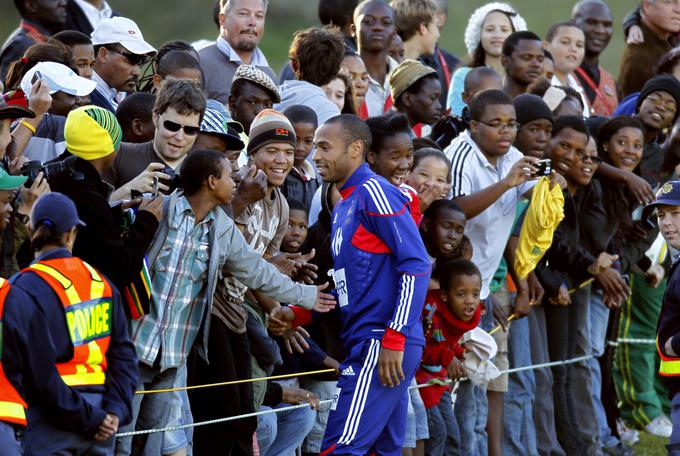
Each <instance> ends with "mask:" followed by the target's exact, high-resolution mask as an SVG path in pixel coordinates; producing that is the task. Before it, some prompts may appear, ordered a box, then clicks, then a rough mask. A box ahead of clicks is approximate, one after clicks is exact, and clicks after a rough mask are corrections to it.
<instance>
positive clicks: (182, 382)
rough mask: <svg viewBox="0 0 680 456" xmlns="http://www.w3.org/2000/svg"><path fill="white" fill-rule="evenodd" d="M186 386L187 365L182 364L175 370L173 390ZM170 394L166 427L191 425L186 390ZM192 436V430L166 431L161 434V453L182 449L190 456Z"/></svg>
mask: <svg viewBox="0 0 680 456" xmlns="http://www.w3.org/2000/svg"><path fill="white" fill-rule="evenodd" d="M185 386H187V365H186V364H184V365H183V366H181V367H180V368H179V369H177V377H176V378H175V385H174V387H175V388H181V387H185ZM164 394H171V395H173V396H174V401H173V404H172V406H171V407H170V417H169V419H168V426H182V425H184V424H191V423H193V422H194V420H193V418H192V416H191V407H189V396H188V394H187V391H186V390H182V391H175V392H173V393H164ZM192 436H193V428H186V429H180V430H177V431H166V432H164V433H163V453H162V454H172V453H174V452H176V451H178V450H181V449H182V448H185V449H186V453H187V456H192V451H191V441H192Z"/></svg>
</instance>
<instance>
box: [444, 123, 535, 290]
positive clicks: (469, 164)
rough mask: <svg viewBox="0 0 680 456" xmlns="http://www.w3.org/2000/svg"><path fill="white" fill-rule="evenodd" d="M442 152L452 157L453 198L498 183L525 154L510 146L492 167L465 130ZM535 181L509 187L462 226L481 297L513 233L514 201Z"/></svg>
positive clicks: (517, 200)
mask: <svg viewBox="0 0 680 456" xmlns="http://www.w3.org/2000/svg"><path fill="white" fill-rule="evenodd" d="M444 153H445V154H446V156H447V157H448V159H449V160H451V190H452V194H453V197H454V198H457V197H459V196H466V195H470V194H473V193H476V192H478V191H480V190H483V189H485V188H487V187H490V186H491V185H494V184H496V183H498V182H499V181H500V180H501V179H503V178H504V177H505V176H507V175H508V173H509V172H510V168H512V165H514V164H515V162H516V161H517V160H519V159H520V158H522V157H524V155H522V153H521V152H520V151H519V150H517V149H515V148H514V147H510V150H509V151H508V152H507V153H506V154H505V155H503V156H502V157H499V158H498V162H497V164H496V167H494V166H493V165H492V164H491V163H489V160H487V158H486V157H485V156H484V154H483V153H482V151H481V150H479V147H477V144H475V142H474V141H473V140H472V138H471V137H470V135H469V133H468V132H465V133H463V134H462V135H460V136H459V137H457V138H456V139H455V140H454V141H453V142H452V143H451V145H450V146H449V147H447V148H446V149H445V150H444ZM535 184H536V182H535V181H531V182H526V183H524V184H522V185H520V186H518V187H515V188H512V189H510V190H508V191H507V192H505V193H504V194H503V196H501V197H500V198H499V199H498V200H496V202H495V203H493V204H492V205H491V206H489V207H488V208H487V209H486V210H484V211H483V212H482V213H481V214H479V215H478V216H477V217H474V218H471V219H469V220H468V221H467V224H466V225H465V235H466V236H467V237H468V239H470V243H471V244H472V250H473V253H472V262H473V263H474V264H475V265H477V267H478V268H479V271H480V272H481V273H482V291H481V294H480V298H481V299H486V298H487V297H488V296H489V284H490V283H491V279H492V278H493V275H494V274H495V273H496V270H497V269H498V265H499V264H500V262H501V258H502V257H503V251H504V250H505V245H506V244H507V242H508V239H509V238H510V233H511V232H512V226H513V224H514V221H515V211H516V210H517V203H518V202H519V200H520V198H522V195H524V194H525V193H526V192H528V191H529V190H531V189H532V188H533V186H534V185H535Z"/></svg>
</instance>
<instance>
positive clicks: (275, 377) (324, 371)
mask: <svg viewBox="0 0 680 456" xmlns="http://www.w3.org/2000/svg"><path fill="white" fill-rule="evenodd" d="M330 372H337V370H336V369H322V370H316V371H310V372H296V373H294V374H283V375H273V376H271V377H257V378H247V379H244V380H232V381H229V382H220V383H208V384H206V385H193V386H182V387H178V388H165V389H157V390H142V391H135V394H157V393H172V392H174V391H184V390H193V389H201V388H212V387H215V386H227V385H238V384H240V383H254V382H262V381H265V380H281V379H284V378H292V377H302V376H303V375H316V374H327V373H330Z"/></svg>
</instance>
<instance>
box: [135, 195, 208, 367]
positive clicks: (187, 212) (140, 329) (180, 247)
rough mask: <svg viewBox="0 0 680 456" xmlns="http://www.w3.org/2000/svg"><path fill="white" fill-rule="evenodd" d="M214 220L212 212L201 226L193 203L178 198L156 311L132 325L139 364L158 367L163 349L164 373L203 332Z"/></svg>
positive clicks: (154, 272)
mask: <svg viewBox="0 0 680 456" xmlns="http://www.w3.org/2000/svg"><path fill="white" fill-rule="evenodd" d="M213 221H214V214H213V212H212V211H211V212H209V213H208V215H207V216H206V217H205V219H203V220H202V221H201V222H199V223H198V224H196V223H195V218H194V213H193V210H192V209H191V206H190V205H189V202H188V201H187V199H186V198H185V197H183V196H182V197H180V198H179V199H178V200H177V205H176V206H175V215H174V217H173V218H172V219H171V220H170V221H169V225H170V228H169V231H168V235H167V237H166V239H165V243H164V244H163V247H162V248H161V251H160V253H159V254H158V257H157V259H156V261H155V262H154V263H153V265H152V266H151V271H150V272H151V282H152V285H153V300H152V302H151V308H150V309H149V313H148V314H147V315H145V316H144V317H142V318H141V319H139V320H133V321H132V323H131V331H130V333H131V334H132V342H133V343H134V344H135V348H136V349H137V356H139V360H140V361H141V362H143V363H145V364H148V365H149V366H153V365H154V362H155V361H156V359H157V358H158V354H159V351H160V354H161V357H160V366H161V371H162V370H165V369H167V368H169V367H179V366H180V365H181V364H182V363H183V362H184V361H185V360H186V358H187V355H188V354H189V351H190V349H191V346H192V345H193V343H194V339H195V338H196V335H197V334H198V331H199V329H200V326H201V323H202V319H203V314H204V312H205V308H204V306H205V305H206V300H205V296H204V294H205V293H204V292H203V290H204V289H205V286H206V282H207V271H208V262H209V256H210V243H209V241H210V228H211V226H212V223H213Z"/></svg>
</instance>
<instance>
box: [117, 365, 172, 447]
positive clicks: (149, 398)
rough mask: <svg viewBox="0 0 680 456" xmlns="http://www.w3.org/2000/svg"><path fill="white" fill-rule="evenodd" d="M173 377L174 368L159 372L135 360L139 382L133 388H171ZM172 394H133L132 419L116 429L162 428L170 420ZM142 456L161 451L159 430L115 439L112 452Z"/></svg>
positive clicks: (161, 439) (120, 430)
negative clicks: (137, 363)
mask: <svg viewBox="0 0 680 456" xmlns="http://www.w3.org/2000/svg"><path fill="white" fill-rule="evenodd" d="M175 377H177V368H170V369H166V370H164V371H163V372H160V370H159V368H158V367H150V366H147V365H146V364H144V363H139V385H137V390H143V389H147V390H154V389H165V388H172V387H173V385H174V384H175ZM176 400H177V398H176V396H175V395H173V394H169V393H160V394H135V397H134V399H133V401H132V421H131V422H130V424H128V425H127V426H123V427H121V428H120V429H119V430H118V432H131V431H135V430H142V429H158V428H162V427H165V426H166V425H167V423H168V420H169V419H170V412H171V409H172V407H173V404H175V403H176ZM133 446H134V454H139V455H143V456H147V455H148V456H157V455H159V454H161V453H162V448H163V433H162V432H154V433H152V434H146V435H138V436H136V437H135V438H134V440H133V438H132V437H124V438H120V439H117V441H116V454H117V455H118V456H127V455H129V454H132V453H133V450H132V448H133Z"/></svg>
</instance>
